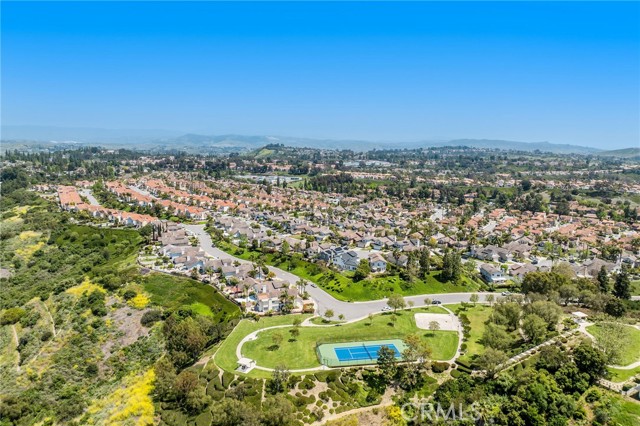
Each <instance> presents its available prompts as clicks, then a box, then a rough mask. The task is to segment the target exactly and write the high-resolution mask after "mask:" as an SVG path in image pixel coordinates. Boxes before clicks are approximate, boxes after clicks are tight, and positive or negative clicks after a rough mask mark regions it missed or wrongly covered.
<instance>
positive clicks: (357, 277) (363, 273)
mask: <svg viewBox="0 0 640 426" xmlns="http://www.w3.org/2000/svg"><path fill="white" fill-rule="evenodd" d="M370 273H371V267H370V266H369V261H368V260H367V259H360V262H358V267H357V268H356V272H355V273H354V275H353V280H354V281H356V282H358V281H362V280H364V279H365V278H367V277H368V276H369V274H370Z"/></svg>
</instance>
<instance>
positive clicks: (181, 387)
mask: <svg viewBox="0 0 640 426" xmlns="http://www.w3.org/2000/svg"><path fill="white" fill-rule="evenodd" d="M197 386H198V376H197V375H196V374H195V373H194V372H192V371H189V370H182V371H181V372H180V374H178V376H177V377H176V380H175V383H174V389H175V395H176V398H177V399H178V400H179V401H184V400H186V399H187V396H188V395H189V393H190V392H191V391H193V390H195V388H196V387H197Z"/></svg>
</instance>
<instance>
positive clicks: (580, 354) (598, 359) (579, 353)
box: [573, 340, 607, 384]
mask: <svg viewBox="0 0 640 426" xmlns="http://www.w3.org/2000/svg"><path fill="white" fill-rule="evenodd" d="M573 360H574V361H575V363H576V365H577V366H578V369H579V370H580V371H581V372H583V373H586V374H587V375H589V382H590V383H592V384H593V383H595V381H596V380H597V379H599V378H600V377H604V376H605V375H606V374H607V357H606V355H605V354H604V353H603V352H602V351H601V350H599V349H597V348H596V347H595V346H593V345H592V344H591V343H590V342H588V341H586V340H584V341H583V342H582V343H580V345H578V346H577V347H576V348H575V349H574V350H573Z"/></svg>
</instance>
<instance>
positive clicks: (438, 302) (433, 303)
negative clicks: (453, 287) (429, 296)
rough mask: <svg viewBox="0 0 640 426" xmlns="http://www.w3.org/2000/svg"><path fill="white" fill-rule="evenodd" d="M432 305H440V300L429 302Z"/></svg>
mask: <svg viewBox="0 0 640 426" xmlns="http://www.w3.org/2000/svg"><path fill="white" fill-rule="evenodd" d="M431 304H432V305H442V302H441V301H439V300H434V301H433V302H431Z"/></svg>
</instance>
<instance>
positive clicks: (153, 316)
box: [140, 309, 162, 327]
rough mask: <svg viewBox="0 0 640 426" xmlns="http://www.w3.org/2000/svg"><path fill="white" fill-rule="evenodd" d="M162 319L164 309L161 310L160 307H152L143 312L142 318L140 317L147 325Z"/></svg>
mask: <svg viewBox="0 0 640 426" xmlns="http://www.w3.org/2000/svg"><path fill="white" fill-rule="evenodd" d="M161 319H162V311H160V310H159V309H152V310H150V311H147V312H145V313H144V314H142V318H140V324H142V325H143V326H145V327H149V326H151V325H153V323H155V322H157V321H160V320H161Z"/></svg>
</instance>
